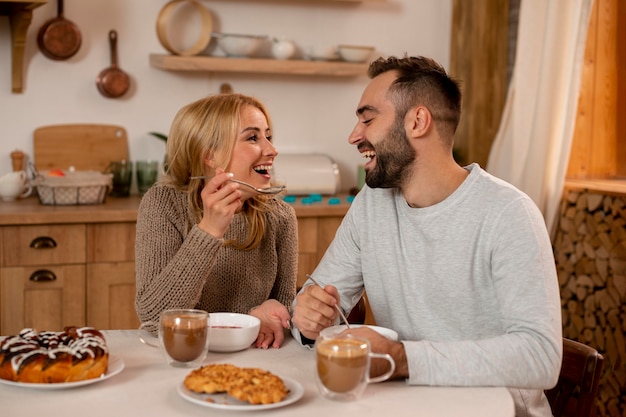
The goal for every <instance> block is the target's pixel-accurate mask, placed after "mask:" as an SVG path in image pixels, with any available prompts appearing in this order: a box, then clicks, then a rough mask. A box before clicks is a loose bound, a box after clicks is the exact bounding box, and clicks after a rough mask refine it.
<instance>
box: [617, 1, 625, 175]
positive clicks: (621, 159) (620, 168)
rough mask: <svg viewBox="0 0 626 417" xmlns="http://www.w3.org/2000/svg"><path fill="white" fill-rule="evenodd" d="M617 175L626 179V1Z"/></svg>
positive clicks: (620, 35)
mask: <svg viewBox="0 0 626 417" xmlns="http://www.w3.org/2000/svg"><path fill="white" fill-rule="evenodd" d="M617 68H619V69H620V71H619V72H618V73H617V116H616V117H617V175H618V176H620V177H626V1H618V3H617Z"/></svg>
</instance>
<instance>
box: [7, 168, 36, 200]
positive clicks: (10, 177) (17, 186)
mask: <svg viewBox="0 0 626 417" xmlns="http://www.w3.org/2000/svg"><path fill="white" fill-rule="evenodd" d="M32 192H33V187H32V186H31V185H30V184H27V182H26V173H25V172H24V171H14V172H9V173H8V174H5V175H3V176H2V177H0V199H2V201H15V200H16V199H18V198H24V197H28V196H29V195H30V194H31V193H32Z"/></svg>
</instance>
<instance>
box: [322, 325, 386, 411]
mask: <svg viewBox="0 0 626 417" xmlns="http://www.w3.org/2000/svg"><path fill="white" fill-rule="evenodd" d="M315 355H316V360H317V372H316V381H317V386H318V388H319V390H320V392H321V393H322V395H323V396H324V397H326V398H329V399H331V400H340V401H352V400H356V399H358V398H359V397H360V396H361V394H363V391H365V388H366V387H367V384H370V383H376V382H382V381H386V380H387V379H389V377H390V376H391V374H393V372H394V371H395V369H396V364H395V362H394V360H393V358H392V357H391V355H388V354H386V353H374V352H372V351H371V348H370V342H369V341H368V340H367V339H364V338H361V337H356V336H353V335H351V334H331V335H328V336H320V337H318V339H317V340H316V342H315ZM374 358H381V359H385V360H387V361H388V362H389V365H390V369H389V370H388V371H387V372H386V373H384V374H383V375H380V376H377V377H375V378H370V363H371V360H372V359H374Z"/></svg>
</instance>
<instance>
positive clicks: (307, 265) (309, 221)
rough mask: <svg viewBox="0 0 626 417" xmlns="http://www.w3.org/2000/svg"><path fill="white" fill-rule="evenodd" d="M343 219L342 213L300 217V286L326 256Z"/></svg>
mask: <svg viewBox="0 0 626 417" xmlns="http://www.w3.org/2000/svg"><path fill="white" fill-rule="evenodd" d="M342 219H343V216H341V215H335V216H325V217H320V216H316V217H303V218H298V283H297V287H298V288H300V287H301V286H302V284H304V282H305V281H306V280H307V278H306V274H310V273H312V272H313V270H314V269H315V267H316V266H317V264H318V263H319V261H320V260H321V259H322V257H323V256H324V252H326V249H327V248H328V245H330V242H331V241H332V240H333V238H334V237H335V232H336V231H337V228H338V227H339V225H340V224H341V220H342Z"/></svg>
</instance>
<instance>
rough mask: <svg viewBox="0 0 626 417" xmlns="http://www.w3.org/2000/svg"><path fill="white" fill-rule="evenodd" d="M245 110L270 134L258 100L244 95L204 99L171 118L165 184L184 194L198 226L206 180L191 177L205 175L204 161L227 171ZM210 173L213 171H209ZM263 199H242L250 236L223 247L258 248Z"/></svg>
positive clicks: (263, 221)
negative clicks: (255, 112) (253, 111)
mask: <svg viewBox="0 0 626 417" xmlns="http://www.w3.org/2000/svg"><path fill="white" fill-rule="evenodd" d="M244 106H253V107H256V108H257V109H259V110H260V111H261V112H262V113H263V114H264V115H265V118H266V119H267V123H268V126H269V127H270V131H271V128H272V124H271V120H270V117H269V114H268V112H267V110H266V108H265V106H264V105H263V104H262V103H261V102H260V101H258V100H257V99H255V98H253V97H249V96H245V95H242V94H218V95H213V96H208V97H205V98H203V99H200V100H197V101H195V102H193V103H191V104H188V105H186V106H185V107H183V108H182V109H180V110H179V111H178V113H177V114H176V116H175V117H174V120H173V122H172V126H171V128H170V132H169V135H168V138H167V151H166V166H167V168H166V173H165V174H166V175H165V176H164V178H163V182H165V183H168V184H171V185H172V186H174V187H175V188H177V189H178V190H180V191H183V192H185V193H187V201H188V204H189V207H190V209H191V212H192V213H193V215H194V217H195V218H196V221H197V222H199V221H200V219H201V218H202V211H203V209H202V199H201V197H200V192H201V191H202V188H203V187H204V181H202V180H190V177H192V176H200V175H207V172H206V169H207V166H206V164H205V161H206V160H207V159H213V160H214V161H215V165H214V166H215V167H222V168H226V167H227V166H228V165H229V163H230V161H231V159H232V158H233V157H235V158H236V157H237V156H236V155H233V149H234V148H235V142H236V139H237V133H238V131H237V130H238V128H239V122H240V120H241V114H242V110H243V108H244ZM209 168H210V167H209ZM214 174H215V169H212V170H211V171H210V172H209V173H208V175H214ZM267 200H268V197H267V196H254V197H252V198H249V199H247V200H245V201H244V203H243V207H242V210H241V212H242V213H243V215H244V216H245V218H246V221H247V222H248V226H249V228H248V230H249V233H248V236H247V237H246V238H245V240H244V241H243V242H237V241H234V240H230V241H226V242H225V244H226V245H230V246H233V247H235V248H237V249H243V250H251V249H254V248H256V247H257V246H259V244H260V242H261V240H262V239H263V235H264V233H265V227H266V224H267V218H266V213H268V212H269V209H268V205H267ZM189 227H191V225H189Z"/></svg>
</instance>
